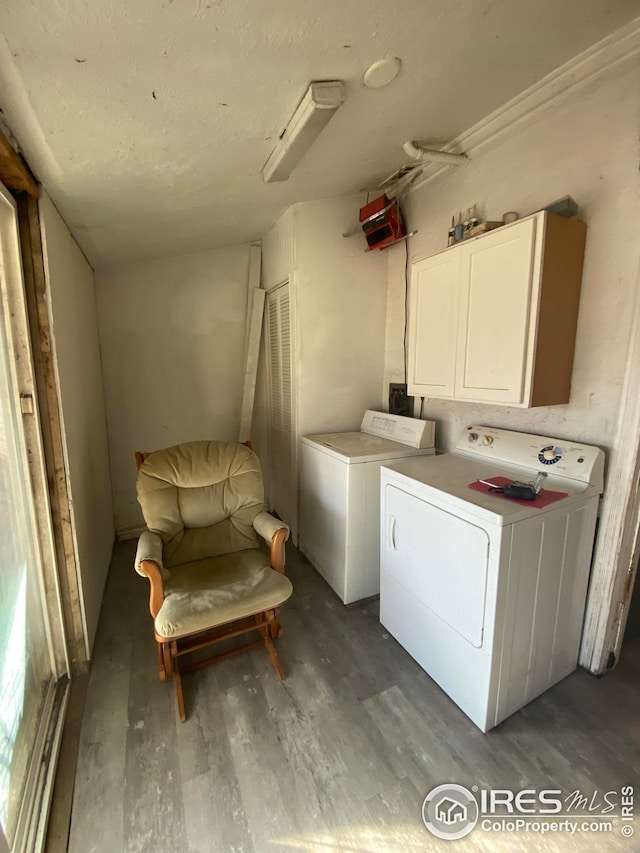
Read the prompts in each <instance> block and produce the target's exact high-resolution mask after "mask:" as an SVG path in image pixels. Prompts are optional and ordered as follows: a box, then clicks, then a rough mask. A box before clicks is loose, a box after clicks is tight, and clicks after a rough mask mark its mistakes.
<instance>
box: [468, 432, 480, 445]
mask: <svg viewBox="0 0 640 853" xmlns="http://www.w3.org/2000/svg"><path fill="white" fill-rule="evenodd" d="M477 440H478V433H477V432H470V433H469V441H470V442H472V443H473V442H474V441H477Z"/></svg>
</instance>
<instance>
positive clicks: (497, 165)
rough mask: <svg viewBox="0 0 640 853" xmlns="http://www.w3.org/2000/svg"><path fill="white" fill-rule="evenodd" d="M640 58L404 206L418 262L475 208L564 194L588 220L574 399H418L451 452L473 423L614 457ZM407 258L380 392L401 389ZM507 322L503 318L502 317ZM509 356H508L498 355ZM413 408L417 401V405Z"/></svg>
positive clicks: (392, 306)
mask: <svg viewBox="0 0 640 853" xmlns="http://www.w3.org/2000/svg"><path fill="white" fill-rule="evenodd" d="M638 91H639V90H638V68H637V61H636V60H634V61H633V62H632V63H627V64H626V65H624V66H622V67H620V68H618V69H617V70H610V71H608V72H607V73H606V74H605V75H604V76H603V77H601V78H600V79H598V80H595V81H592V82H591V83H589V84H587V85H585V86H583V87H582V88H580V89H579V90H577V91H574V92H572V93H569V94H567V95H565V96H563V97H562V98H561V99H559V100H556V101H554V102H553V104H551V105H550V106H547V107H546V108H545V109H544V110H543V111H542V112H540V113H538V114H536V115H534V116H532V117H530V118H529V119H527V120H526V121H524V122H522V123H521V124H520V125H518V126H516V127H515V128H512V129H511V130H510V131H509V132H507V133H505V134H504V135H503V136H502V137H500V138H498V139H494V140H493V141H491V142H490V143H489V144H488V145H486V146H484V147H483V148H481V149H480V150H478V151H472V152H471V158H472V159H471V161H470V162H469V163H468V164H466V165H465V166H464V167H463V168H461V169H460V170H456V169H453V168H449V169H447V171H446V172H444V173H442V174H441V175H440V176H437V177H436V178H434V179H433V180H431V181H430V182H428V183H427V184H425V185H424V186H423V187H422V188H420V189H418V190H417V191H415V192H414V193H412V194H410V195H409V197H408V199H407V201H406V203H405V205H404V207H405V213H406V215H407V219H408V224H409V227H410V228H411V229H414V228H417V229H419V233H418V234H417V235H416V236H415V237H414V238H412V240H411V247H410V251H411V256H412V258H413V259H417V258H422V257H426V256H428V255H431V254H434V253H435V252H438V251H439V250H440V249H442V248H443V247H444V246H445V245H446V236H447V229H448V227H449V225H450V223H451V216H452V214H454V213H456V214H457V212H458V211H459V210H461V211H463V212H464V211H466V209H467V208H468V207H470V206H471V205H473V204H474V203H477V204H478V205H479V209H480V210H481V212H482V214H483V217H484V218H487V219H500V218H501V217H502V213H503V212H504V211H507V210H516V211H519V213H520V214H521V215H525V214H527V213H530V212H532V211H534V210H537V209H539V208H540V207H542V206H544V205H545V204H547V203H549V202H551V201H553V200H554V199H557V198H559V197H561V196H564V195H566V194H570V195H571V196H573V198H574V199H575V200H576V201H577V202H578V204H579V206H580V211H581V216H582V218H583V219H584V220H585V221H586V222H587V225H588V233H587V248H586V257H585V267H584V275H583V284H582V297H581V303H580V314H579V320H578V335H577V341H576V351H575V362H574V370H573V382H572V390H571V400H570V402H569V404H568V405H565V406H552V407H545V408H539V409H529V410H519V409H510V408H506V407H502V406H500V407H498V406H490V405H476V404H467V403H461V402H446V401H439V400H435V399H428V400H426V401H425V414H424V416H425V417H427V418H433V419H435V420H436V421H437V424H438V425H437V432H436V439H437V445H438V446H439V447H440V448H441V449H443V450H450V449H451V448H452V446H453V445H454V444H455V442H456V440H457V438H458V436H459V434H460V432H461V430H462V428H463V426H464V425H465V424H467V423H470V422H472V421H476V422H479V423H485V424H492V425H497V426H502V427H507V428H513V429H520V430H527V431H531V432H538V433H542V434H548V435H551V436H557V437H560V438H565V437H568V438H573V439H575V440H580V441H584V442H586V443H592V444H597V445H600V446H602V447H604V448H611V447H612V445H613V443H614V435H615V428H616V422H617V417H618V409H619V404H620V394H621V387H622V381H623V376H624V370H625V365H626V358H627V347H628V340H629V332H630V323H631V312H632V308H633V297H634V289H635V286H636V281H637V270H638V258H639V243H638V236H637V232H638V222H639V221H640V183H639V179H638V127H639V119H640V99H639V98H638ZM403 315H404V256H403V254H402V253H401V252H400V251H396V252H395V254H390V255H389V289H388V295H387V345H386V361H385V380H384V381H385V385H386V383H387V382H389V381H402V380H403V366H402V334H403V324H404V320H403ZM504 320H505V323H508V317H505V318H504ZM505 357H508V355H507V354H505ZM416 402H417V404H419V400H418V401H416Z"/></svg>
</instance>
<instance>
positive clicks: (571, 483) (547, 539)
mask: <svg viewBox="0 0 640 853" xmlns="http://www.w3.org/2000/svg"><path fill="white" fill-rule="evenodd" d="M603 465H604V454H603V452H602V450H600V449H599V448H597V447H591V446H587V445H583V444H577V443H575V442H571V441H564V440H556V439H551V438H546V437H543V436H537V435H530V434H526V433H517V432H512V431H509V430H501V429H495V428H493V427H484V426H469V427H467V428H466V429H465V430H464V432H463V434H462V436H461V438H460V441H459V442H458V444H457V446H456V448H455V451H454V452H453V453H449V454H444V455H442V456H437V457H433V458H431V459H410V460H404V461H402V462H398V463H392V464H391V465H387V466H385V467H383V468H382V470H381V588H380V621H381V622H382V624H383V625H384V626H385V627H386V628H387V629H388V630H389V631H390V633H391V634H392V635H393V636H394V637H395V638H396V639H397V640H398V642H399V643H400V644H401V645H402V646H404V648H405V649H406V650H407V651H408V652H409V653H410V654H411V655H412V656H413V657H414V658H415V659H416V661H417V662H418V663H419V664H420V665H421V666H422V667H423V669H425V670H426V672H428V673H429V675H430V676H431V677H432V678H433V679H434V681H436V682H437V683H438V684H439V685H440V687H442V689H443V690H444V691H445V692H446V693H448V695H449V696H450V697H451V698H452V699H453V701H454V702H455V703H456V704H457V705H458V706H459V707H460V708H461V709H462V710H463V711H464V712H465V713H466V714H467V715H468V716H469V717H470V718H471V720H473V722H474V723H475V724H476V725H477V726H478V727H479V728H480V729H481V730H482V731H483V732H486V731H488V730H489V729H490V728H492V727H493V726H495V725H497V724H498V723H499V722H501V721H502V720H504V719H505V718H506V717H508V716H509V715H510V714H513V713H514V711H516V710H518V709H519V708H521V707H522V706H523V705H525V704H526V703H527V702H529V701H530V700H531V699H533V698H534V697H535V696H538V695H539V694H540V693H542V692H543V691H545V690H546V689H547V688H548V687H550V686H551V685H552V684H555V683H556V682H558V681H560V680H561V679H562V678H564V677H565V676H567V675H569V673H570V672H572V671H573V670H574V669H575V668H576V666H577V661H578V651H579V646H580V638H581V633H582V623H583V618H584V609H585V599H586V594H587V585H588V581H589V570H590V564H591V555H592V550H593V543H594V535H595V525H596V516H597V511H598V500H599V498H598V496H599V494H600V493H601V492H602V488H603ZM541 470H542V471H545V472H546V473H547V474H548V478H547V480H546V481H545V484H544V488H543V490H542V492H541V493H540V497H539V499H537V500H536V501H533V502H528V501H516V500H513V499H511V498H507V497H504V496H503V495H501V494H497V493H492V492H490V491H489V487H488V486H485V485H483V484H481V483H480V482H479V481H480V480H485V481H491V480H492V479H494V478H496V477H504V478H506V479H507V480H516V481H521V482H528V481H532V480H535V478H536V475H537V473H538V472H539V471H541ZM554 493H555V494H554ZM559 494H561V495H564V496H563V497H562V496H559ZM549 501H553V502H549Z"/></svg>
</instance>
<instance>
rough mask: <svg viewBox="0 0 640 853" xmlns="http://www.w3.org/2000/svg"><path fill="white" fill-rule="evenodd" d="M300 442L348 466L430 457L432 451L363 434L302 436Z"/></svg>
mask: <svg viewBox="0 0 640 853" xmlns="http://www.w3.org/2000/svg"><path fill="white" fill-rule="evenodd" d="M302 443H303V444H307V445H309V446H310V447H314V448H315V449H316V450H321V451H322V452H324V453H327V454H329V455H330V456H334V457H335V458H336V459H340V461H341V462H346V463H347V464H348V465H351V464H357V463H361V462H376V461H378V462H379V461H384V460H386V459H388V460H393V459H404V458H407V457H409V456H426V455H430V454H433V452H434V451H433V448H416V447H407V445H406V444H400V442H399V441H391V440H390V439H388V438H379V437H378V436H375V435H367V434H366V433H363V432H331V433H326V434H325V435H305V436H303V438H302Z"/></svg>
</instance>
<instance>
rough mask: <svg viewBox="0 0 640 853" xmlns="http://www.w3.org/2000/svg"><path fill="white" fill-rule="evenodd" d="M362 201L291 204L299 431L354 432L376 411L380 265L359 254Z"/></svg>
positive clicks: (382, 293) (382, 287)
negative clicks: (365, 415)
mask: <svg viewBox="0 0 640 853" xmlns="http://www.w3.org/2000/svg"><path fill="white" fill-rule="evenodd" d="M363 203H364V197H363V196H345V197H343V198H337V199H329V200H325V201H317V202H306V203H302V204H296V205H294V208H293V217H294V237H295V266H296V278H295V282H296V296H295V306H296V324H297V328H298V335H297V339H298V350H297V353H296V361H297V365H296V373H297V395H298V401H297V406H298V431H299V434H300V435H305V434H309V433H326V432H341V431H348V430H357V429H359V428H360V423H361V421H362V414H363V412H364V411H365V410H366V409H379V408H380V407H381V404H382V399H381V393H380V381H381V379H382V376H383V373H384V328H385V305H386V290H387V282H386V278H387V262H386V258H385V256H384V253H381V252H380V251H378V250H376V251H373V252H366V251H365V249H366V243H365V240H364V237H363V236H362V234H358V235H356V236H354V237H346V238H345V237H343V236H342V234H343V233H345V232H346V231H348V230H349V229H350V228H352V227H353V225H354V224H356V223H357V222H358V210H359V208H360V207H361V206H362V204H363Z"/></svg>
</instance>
